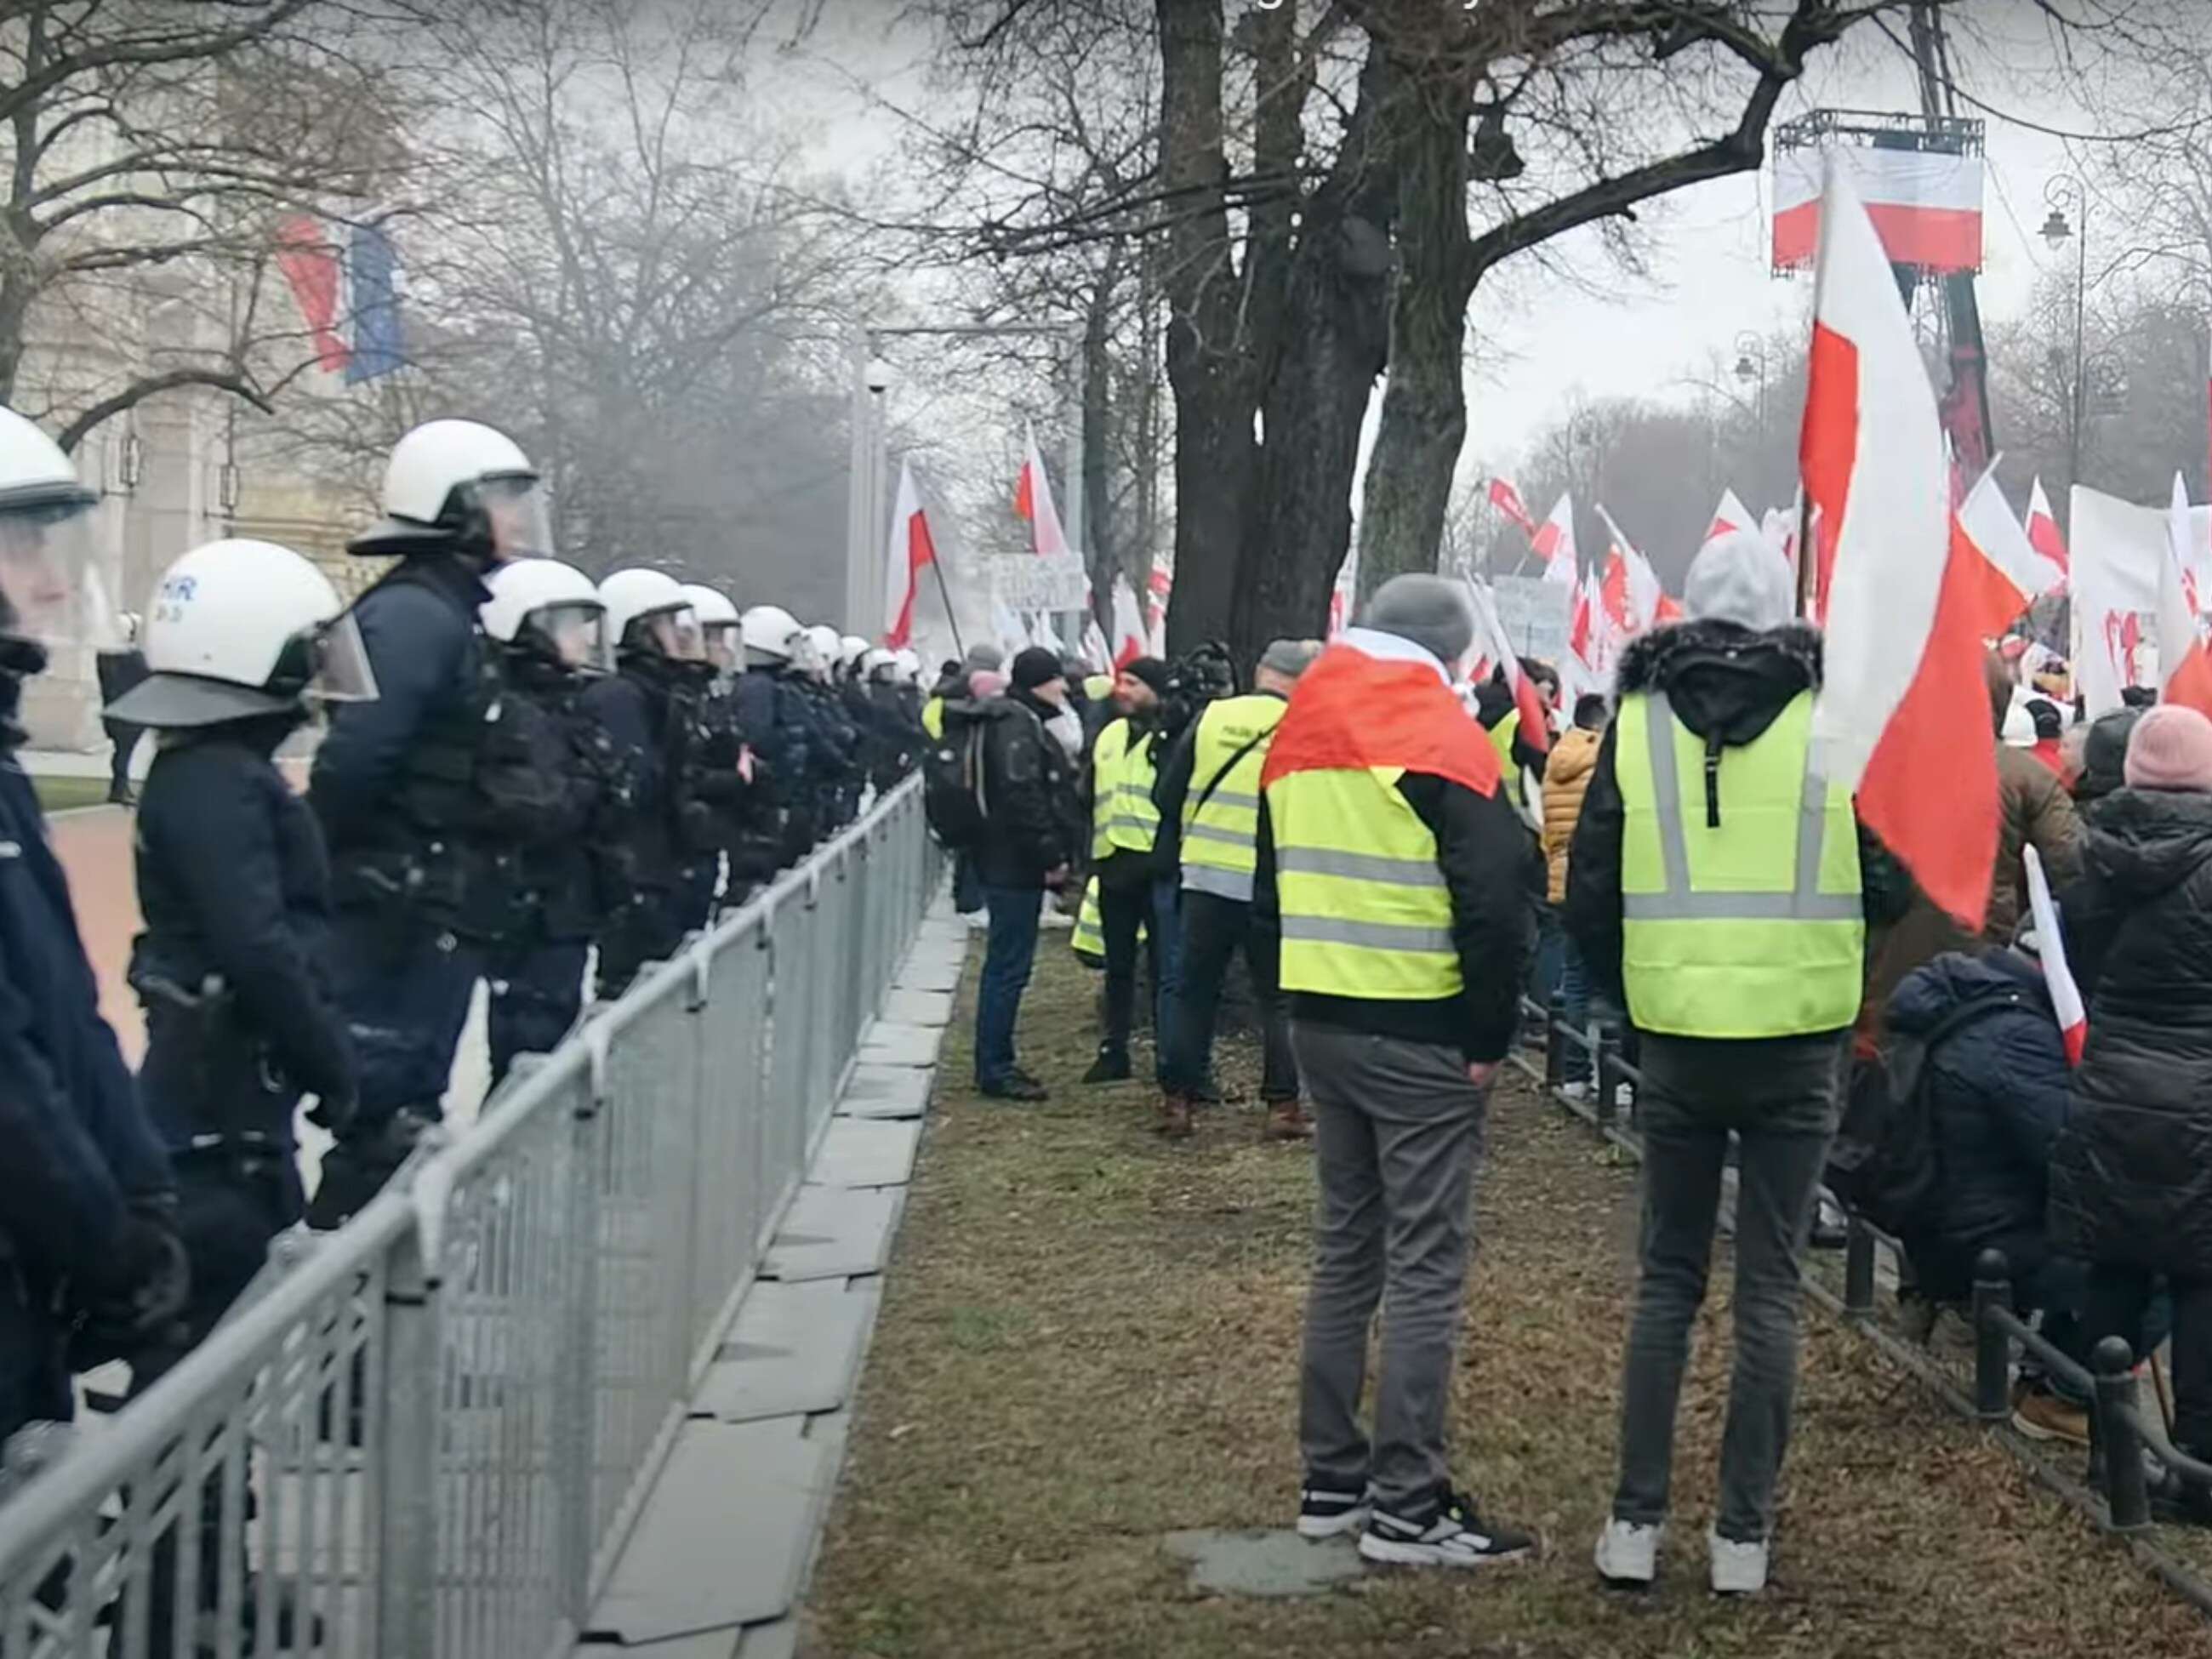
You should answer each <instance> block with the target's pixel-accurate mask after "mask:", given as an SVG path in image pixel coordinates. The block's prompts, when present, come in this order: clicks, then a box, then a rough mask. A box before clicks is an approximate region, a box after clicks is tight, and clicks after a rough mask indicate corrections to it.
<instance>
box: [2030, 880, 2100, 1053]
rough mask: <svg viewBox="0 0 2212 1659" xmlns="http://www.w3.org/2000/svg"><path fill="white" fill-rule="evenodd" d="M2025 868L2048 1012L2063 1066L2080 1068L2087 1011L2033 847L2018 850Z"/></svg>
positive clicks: (2086, 1039)
mask: <svg viewBox="0 0 2212 1659" xmlns="http://www.w3.org/2000/svg"><path fill="white" fill-rule="evenodd" d="M2021 862H2022V863H2023V864H2025V865H2026V866H2027V909H2028V914H2029V915H2032V916H2033V917H2034V918H2035V954H2036V955H2037V956H2038V957H2040V958H2042V961H2043V981H2044V983H2045V985H2046V986H2047V987H2049V988H2050V991H2051V1012H2053V1013H2054V1014H2056V1015H2057V1016H2058V1035H2059V1036H2060V1037H2061V1038H2063V1040H2064V1042H2065V1044H2066V1063H2067V1064H2068V1065H2069V1066H2079V1065H2080V1064H2081V1054H2082V1052H2083V1051H2084V1050H2085V1049H2087V1048H2088V1046H2089V1011H2088V1009H2087V1008H2086V1007H2084V1006H2082V1002H2081V987H2080V986H2079V985H2076V984H2075V982H2074V970H2073V969H2072V968H2071V967H2069V965H2068V964H2067V961H2066V935H2065V934H2064V933H2061V932H2060V931H2059V927H2058V906H2057V904H2056V903H2054V902H2052V901H2051V878H2050V877H2048V876H2046V875H2045V874H2044V873H2043V855H2042V854H2040V853H2039V852H2037V851H2036V850H2035V848H2033V847H2032V846H2030V847H2023V848H2021Z"/></svg>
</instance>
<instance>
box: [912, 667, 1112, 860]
mask: <svg viewBox="0 0 2212 1659" xmlns="http://www.w3.org/2000/svg"><path fill="white" fill-rule="evenodd" d="M1057 712H1058V711H1057V710H1055V709H1054V708H1049V707H1048V706H1047V705H1046V704H1045V703H1044V702H1042V700H1041V699H1039V698H1037V697H1036V696H1033V695H1032V694H1030V692H1027V691H1024V690H1013V691H1010V692H1008V693H1007V694H1006V696H1003V697H990V698H987V699H985V700H984V701H983V702H969V703H947V704H946V705H945V732H946V734H947V735H948V736H950V735H951V733H952V732H953V731H954V730H955V723H956V722H960V721H969V720H980V721H981V722H983V836H982V840H981V842H980V843H979V844H978V845H977V847H976V849H975V860H976V863H977V866H978V867H979V872H980V873H981V876H982V878H983V881H984V883H985V884H986V885H987V886H992V887H1022V888H1030V887H1034V888H1037V889H1040V890H1041V889H1042V887H1043V885H1044V878H1045V875H1046V872H1048V871H1051V870H1053V869H1054V868H1056V867H1058V866H1061V865H1064V864H1067V863H1070V862H1072V861H1073V859H1074V857H1075V854H1076V851H1077V848H1078V845H1079V836H1080V834H1081V828H1082V821H1081V817H1080V813H1081V806H1080V804H1079V800H1078V798H1077V794H1076V789H1075V780H1074V768H1073V763H1071V762H1070V761H1069V760H1068V758H1067V751H1066V750H1065V749H1062V748H1061V747H1060V743H1059V740H1058V739H1057V738H1054V736H1053V735H1052V733H1051V732H1048V731H1046V730H1045V729H1044V723H1045V721H1046V720H1048V719H1050V718H1051V717H1052V715H1053V714H1055V713H1057Z"/></svg>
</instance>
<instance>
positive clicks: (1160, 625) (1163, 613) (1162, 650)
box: [1145, 558, 1175, 657]
mask: <svg viewBox="0 0 2212 1659" xmlns="http://www.w3.org/2000/svg"><path fill="white" fill-rule="evenodd" d="M1173 592H1175V572H1174V571H1172V570H1170V569H1169V568H1168V567H1167V566H1166V565H1164V564H1163V563H1161V562H1160V561H1159V560H1158V558H1155V559H1153V561H1152V575H1151V576H1150V577H1149V578H1148V579H1147V580H1146V594H1145V639H1146V644H1147V647H1148V648H1149V649H1150V650H1151V652H1152V655H1154V656H1155V657H1159V656H1164V655H1166V654H1167V648H1168V599H1169V596H1170V595H1171V594H1172V593H1173Z"/></svg>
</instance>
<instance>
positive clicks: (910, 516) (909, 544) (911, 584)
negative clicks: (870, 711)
mask: <svg viewBox="0 0 2212 1659" xmlns="http://www.w3.org/2000/svg"><path fill="white" fill-rule="evenodd" d="M936 562H937V543H936V541H935V539H934V538H932V537H931V535H930V533H929V515H928V514H927V513H924V512H923V511H922V510H921V495H920V493H919V492H917V491H916V490H915V487H914V468H913V466H912V465H911V464H909V463H908V462H904V461H902V462H900V463H899V482H898V498H897V502H896V505H895V506H894V507H892V508H891V544H890V559H889V560H888V561H887V572H886V580H885V582H884V646H885V647H887V648H888V649H890V650H893V651H903V650H904V649H905V648H906V647H908V646H909V645H912V644H913V643H914V602H915V596H916V595H917V594H918V593H920V592H921V573H922V571H923V569H924V568H926V567H927V566H929V565H933V564H935V563H936Z"/></svg>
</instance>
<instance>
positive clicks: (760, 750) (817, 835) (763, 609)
mask: <svg viewBox="0 0 2212 1659" xmlns="http://www.w3.org/2000/svg"><path fill="white" fill-rule="evenodd" d="M743 623H744V629H743V638H744V647H745V671H744V673H742V674H740V675H738V684H737V699H738V721H739V723H740V725H742V726H743V727H744V732H745V735H746V738H747V740H748V741H749V742H750V744H752V747H753V751H754V753H756V754H757V755H760V756H762V757H764V758H765V759H766V760H767V762H768V769H769V776H770V777H772V778H774V779H775V781H776V784H777V794H778V804H779V805H780V807H781V817H782V844H781V847H780V848H778V849H777V860H776V861H777V863H778V865H779V866H782V865H789V864H796V863H797V862H798V861H799V860H800V859H803V858H805V856H806V854H808V853H809V852H811V851H812V850H813V847H814V843H815V842H817V841H818V840H820V839H821V834H822V829H823V819H822V817H821V816H820V797H819V795H818V793H817V791H816V790H815V788H814V787H813V781H814V778H815V776H816V775H817V773H818V771H819V770H820V768H821V765H822V763H821V762H820V761H818V760H817V759H816V758H815V756H814V750H816V748H817V747H818V746H819V744H820V743H821V741H822V739H821V738H819V737H817V734H816V732H815V726H814V721H813V720H812V718H811V715H810V714H809V712H808V707H807V699H806V693H805V690H803V689H802V688H803V686H804V684H805V668H804V665H803V659H804V657H805V653H806V652H807V651H808V650H809V649H810V648H811V647H809V646H808V644H807V642H806V631H805V629H802V628H801V627H800V626H799V623H798V620H797V619H796V618H795V617H793V616H792V614H791V612H789V611H786V610H785V609H783V607H782V606H781V605H755V606H753V608H752V609H751V610H750V611H746V612H745V614H744V618H743Z"/></svg>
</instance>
